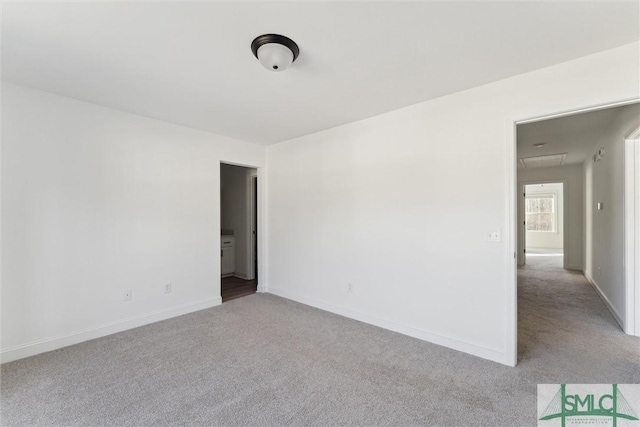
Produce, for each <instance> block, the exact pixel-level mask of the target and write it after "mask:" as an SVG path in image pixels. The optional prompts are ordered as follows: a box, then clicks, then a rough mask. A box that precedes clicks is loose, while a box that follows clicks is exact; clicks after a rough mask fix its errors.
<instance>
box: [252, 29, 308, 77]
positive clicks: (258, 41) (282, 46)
mask: <svg viewBox="0 0 640 427" xmlns="http://www.w3.org/2000/svg"><path fill="white" fill-rule="evenodd" d="M251 51H252V52H253V54H254V55H255V57H256V58H258V61H260V63H261V64H262V66H263V67H264V68H266V69H267V70H270V71H284V70H286V69H287V68H289V66H290V65H291V64H292V63H293V61H295V60H296V58H297V57H298V55H299V54H300V49H298V45H297V44H296V42H294V41H293V40H291V39H290V38H289V37H285V36H281V35H280V34H263V35H261V36H258V37H256V38H255V39H254V40H253V42H251Z"/></svg>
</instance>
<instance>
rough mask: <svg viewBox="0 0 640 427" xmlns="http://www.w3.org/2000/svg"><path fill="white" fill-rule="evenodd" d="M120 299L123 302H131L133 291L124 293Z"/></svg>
mask: <svg viewBox="0 0 640 427" xmlns="http://www.w3.org/2000/svg"><path fill="white" fill-rule="evenodd" d="M122 299H123V300H124V301H131V300H132V299H133V291H132V290H131V289H129V290H126V291H124V295H123V296H122Z"/></svg>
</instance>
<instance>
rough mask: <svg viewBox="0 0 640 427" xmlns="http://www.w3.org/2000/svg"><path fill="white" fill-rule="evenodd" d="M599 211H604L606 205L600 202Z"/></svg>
mask: <svg viewBox="0 0 640 427" xmlns="http://www.w3.org/2000/svg"><path fill="white" fill-rule="evenodd" d="M598 210H599V211H601V210H604V203H602V202H598Z"/></svg>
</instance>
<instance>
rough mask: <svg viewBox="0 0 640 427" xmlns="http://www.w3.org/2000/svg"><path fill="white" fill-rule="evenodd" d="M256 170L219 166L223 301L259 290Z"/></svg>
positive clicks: (223, 164) (224, 164) (227, 165)
mask: <svg viewBox="0 0 640 427" xmlns="http://www.w3.org/2000/svg"><path fill="white" fill-rule="evenodd" d="M257 191H258V176H257V169H255V168H248V167H243V166H236V165H230V164H226V163H221V164H220V244H221V247H220V273H221V283H220V290H221V297H222V302H223V303H224V302H227V301H230V300H233V299H236V298H240V297H243V296H247V295H251V294H253V293H255V292H256V291H257V287H258V203H257V202H258V194H257Z"/></svg>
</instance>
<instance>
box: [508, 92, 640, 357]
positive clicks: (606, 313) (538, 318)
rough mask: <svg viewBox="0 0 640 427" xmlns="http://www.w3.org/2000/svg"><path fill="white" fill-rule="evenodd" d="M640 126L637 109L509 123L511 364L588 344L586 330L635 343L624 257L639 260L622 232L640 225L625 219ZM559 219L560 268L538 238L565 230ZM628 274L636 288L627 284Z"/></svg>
mask: <svg viewBox="0 0 640 427" xmlns="http://www.w3.org/2000/svg"><path fill="white" fill-rule="evenodd" d="M639 117H640V105H639V104H638V103H637V101H636V102H621V103H619V104H617V105H610V106H606V107H605V106H601V107H598V108H593V109H589V110H587V111H585V110H583V111H576V112H572V113H561V114H557V115H554V116H551V117H545V118H538V119H528V120H520V121H518V120H514V121H513V122H511V125H512V126H513V129H514V133H513V139H510V144H512V145H510V146H511V147H512V148H511V149H512V150H513V151H512V152H511V155H513V157H510V158H511V159H512V160H510V161H513V163H511V168H512V169H511V170H512V175H511V179H512V181H511V185H512V187H511V189H512V190H511V191H512V192H511V193H510V194H511V195H512V197H513V198H512V199H511V201H510V211H511V215H512V216H511V218H512V219H511V221H513V222H511V226H512V228H511V230H512V231H513V234H512V236H513V238H512V240H511V246H510V248H511V250H512V252H510V255H511V259H514V258H515V259H516V261H517V262H513V263H512V264H511V268H513V270H511V271H512V273H513V276H512V277H513V280H514V282H515V283H514V287H513V293H512V294H511V295H512V297H513V300H512V301H513V304H514V305H513V307H514V308H515V311H514V312H513V317H512V319H513V323H512V326H513V329H511V330H510V331H509V335H510V336H511V337H512V338H511V339H512V340H513V341H511V342H512V343H513V351H514V353H513V354H512V356H513V358H512V359H511V362H512V363H513V365H515V364H516V362H517V361H518V360H519V359H520V360H522V359H523V358H530V357H535V354H536V352H541V351H548V349H551V348H554V347H555V346H556V345H561V343H562V342H563V339H566V338H567V337H569V336H571V337H572V338H571V339H581V338H579V336H580V334H581V331H582V330H586V329H589V328H591V329H593V330H597V331H598V333H606V334H607V335H608V336H610V337H611V338H612V339H616V338H614V336H618V335H622V331H623V330H624V332H626V333H628V334H637V331H635V329H636V328H635V325H632V323H633V321H630V320H635V319H636V318H637V315H636V314H635V313H637V312H639V311H640V307H638V306H639V305H640V304H637V303H636V304H634V301H637V298H635V293H637V291H634V289H638V284H637V283H636V280H635V272H633V271H631V270H630V268H629V265H630V264H631V263H629V262H627V263H626V265H625V263H624V262H623V260H624V259H625V254H626V257H627V260H628V259H630V258H632V257H636V258H637V254H638V252H639V251H638V245H637V244H635V243H632V240H633V239H632V238H631V237H629V227H627V229H626V230H625V227H623V224H624V219H625V218H629V220H628V223H627V224H629V223H631V224H632V225H633V224H635V223H640V221H638V218H637V213H636V212H635V211H634V212H631V213H630V214H628V215H626V216H625V214H624V212H625V208H626V207H627V206H629V203H630V201H631V200H632V196H633V194H636V193H634V191H636V190H635V187H634V185H635V184H634V183H635V182H636V181H638V179H636V178H637V176H636V175H635V166H633V167H630V169H628V170H627V172H625V161H626V163H627V164H632V163H633V164H635V163H634V162H632V161H631V157H630V156H629V155H627V154H625V145H624V144H625V140H626V141H629V140H630V139H633V140H634V141H635V140H636V138H637V137H636V133H635V132H633V130H634V129H638V118H639ZM626 144H627V147H631V143H630V142H626ZM634 147H635V146H634ZM629 151H630V152H634V150H632V149H631V148H629ZM625 173H626V174H627V175H626V176H627V178H628V179H625ZM552 184H562V186H561V188H562V192H563V193H562V197H563V203H561V204H560V203H559V200H558V199H559V198H560V195H559V188H558V193H557V195H556V192H554V191H546V190H549V189H550V188H551V185H552ZM544 187H546V190H545V189H544ZM535 192H538V194H537V195H536V196H535V197H532V199H534V200H535V199H538V200H535V201H530V202H528V201H527V196H531V194H532V193H535ZM625 192H626V194H627V195H625ZM539 194H542V195H543V197H542V199H544V200H539V199H540V197H538V195H539ZM554 196H555V197H554ZM554 199H555V200H554ZM527 203H528V205H527ZM561 207H563V208H564V210H563V215H559V210H560V208H561ZM629 210H630V211H631V210H632V209H629ZM556 215H557V216H560V217H561V218H563V224H562V234H563V239H562V240H563V244H562V252H561V254H562V258H563V263H562V264H560V263H557V262H556V263H554V262H553V259H554V258H555V257H557V258H558V259H559V258H560V257H559V255H560V250H558V249H559V247H558V246H559V245H558V244H557V243H556V244H554V245H553V246H555V247H551V248H544V247H542V248H539V247H538V246H549V245H546V244H540V240H539V239H537V238H538V237H542V235H540V234H538V235H534V234H533V233H532V232H533V231H540V229H543V230H546V231H547V232H549V231H553V230H554V228H555V229H556V230H559V227H560V224H559V222H558V223H556V224H555V225H554V224H552V220H551V217H553V216H556ZM536 216H538V217H542V218H543V220H535V217H536ZM631 216H633V217H634V218H631ZM527 217H529V218H527ZM558 221H559V219H558ZM545 237H552V236H551V235H550V234H547V235H546V236H545ZM625 237H626V239H625ZM536 239H537V240H536ZM625 240H626V241H627V242H628V244H627V246H626V247H625V246H624V244H623V242H624V241H625ZM625 248H626V249H625ZM532 252H533V253H532ZM636 258H634V259H636ZM561 266H562V267H564V268H562V267H561ZM536 267H539V268H536ZM625 274H626V275H627V277H629V276H631V279H627V280H625V279H624V278H625ZM516 289H517V290H516ZM625 296H626V297H625ZM625 307H630V309H625ZM634 315H635V316H636V317H634ZM625 317H626V319H627V320H626V321H625ZM636 323H637V322H636ZM572 325H582V326H581V327H580V328H574V327H572ZM563 334H564V335H565V336H563ZM584 339H585V340H586V339H588V337H587V336H585V337H584ZM545 349H546V350H545Z"/></svg>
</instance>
